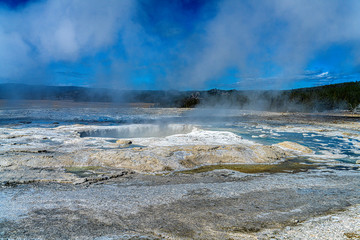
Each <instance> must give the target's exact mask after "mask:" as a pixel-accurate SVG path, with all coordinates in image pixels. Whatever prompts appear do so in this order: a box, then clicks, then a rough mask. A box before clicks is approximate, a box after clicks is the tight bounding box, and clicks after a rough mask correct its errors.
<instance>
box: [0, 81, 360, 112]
mask: <svg viewBox="0 0 360 240" xmlns="http://www.w3.org/2000/svg"><path fill="white" fill-rule="evenodd" d="M0 99H27V100H71V101H77V102H119V103H153V104H154V106H157V107H195V106H203V107H210V106H218V107H233V108H240V109H246V110H267V111H301V112H313V111H330V110H337V109H339V110H351V111H354V110H355V109H356V108H357V107H358V106H359V104H360V82H350V83H340V84H333V85H326V86H321V87H312V88H302V89H294V90H285V91H239V90H219V89H211V90H209V91H150V90H149V91H141V90H109V89H99V88H84V87H55V86H36V85H26V84H0Z"/></svg>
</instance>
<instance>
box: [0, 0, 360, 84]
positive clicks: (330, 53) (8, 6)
mask: <svg viewBox="0 0 360 240" xmlns="http://www.w3.org/2000/svg"><path fill="white" fill-rule="evenodd" d="M359 13H360V1H359V0H346V1H344V0H272V1H267V0H192V1H190V0H106V1H105V0H104V1H99V0H36V1H34V0H17V1H14V0H0V83H6V82H21V83H29V84H47V85H76V86H95V87H104V88H120V89H182V90H188V89H208V88H221V89H232V88H235V89H287V88H297V87H308V86H317V85H324V84H329V83H338V82H346V81H356V80H360V78H359V77H360V14H359Z"/></svg>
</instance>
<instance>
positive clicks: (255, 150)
mask: <svg viewBox="0 0 360 240" xmlns="http://www.w3.org/2000/svg"><path fill="white" fill-rule="evenodd" d="M53 104H55V103H53ZM69 104H70V105H71V103H69ZM71 107H74V106H72V105H71V106H70V107H69V109H63V108H58V107H57V105H54V106H53V108H43V106H42V107H41V108H34V109H27V110H24V109H22V108H21V107H19V108H17V109H5V110H1V111H0V123H1V124H0V239H2V238H3V239H360V219H359V215H360V212H359V211H360V207H359V206H360V205H359V204H360V174H359V164H358V163H359V161H360V134H359V129H360V124H359V121H358V119H359V117H358V116H355V115H347V114H340V113H337V114H317V115H314V114H312V115H311V114H294V113H266V112H244V111H243V112H239V111H227V112H219V111H213V110H210V111H208V110H199V111H195V112H191V111H187V110H177V109H115V108H111V109H110V108H106V106H104V108H102V107H97V108H87V109H85V110H84V108H81V106H80V107H79V106H78V108H71ZM209 112H210V113H211V114H213V112H216V114H218V115H215V116H208V115H209ZM211 114H210V115H211ZM38 116H40V117H38ZM28 119H30V120H28ZM62 121H63V122H62ZM59 122H60V123H59ZM134 123H136V124H134ZM357 162H358V163H357Z"/></svg>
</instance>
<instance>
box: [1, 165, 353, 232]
mask: <svg viewBox="0 0 360 240" xmlns="http://www.w3.org/2000/svg"><path fill="white" fill-rule="evenodd" d="M359 189H360V175H359V174H358V172H356V171H346V172H345V171H336V170H327V171H326V172H324V170H309V171H307V172H301V173H293V174H290V173H275V174H269V173H261V174H245V173H240V172H236V171H231V170H215V171H212V172H205V173H197V174H180V173H178V174H176V173H173V174H170V175H163V176H156V175H143V174H137V173H131V172H126V171H123V172H122V174H119V175H118V176H116V177H113V178H111V179H103V180H99V181H85V182H83V183H78V184H59V183H47V182H36V183H28V184H18V185H11V186H4V185H3V186H2V187H1V189H0V197H1V205H0V212H1V218H0V219H1V222H0V237H1V238H5V239H7V238H22V239H34V238H35V239H54V238H55V239H139V238H141V239H270V238H277V239H315V238H316V239H347V238H349V239H351V238H352V237H355V238H352V239H356V237H358V236H359V233H360V219H359V215H358V213H359V207H356V204H360V190H359ZM329 214H330V215H329ZM313 217H315V218H313ZM309 218H310V219H311V220H308V219H309Z"/></svg>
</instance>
